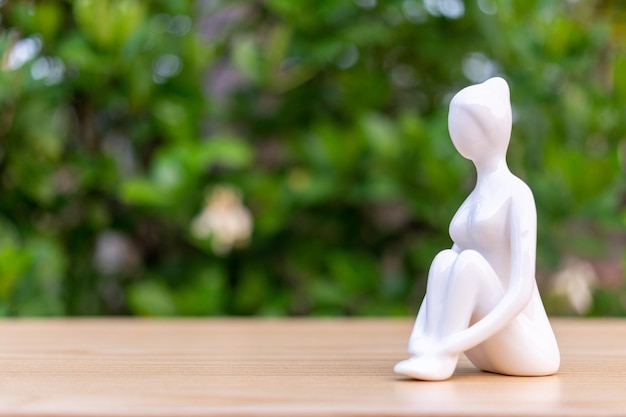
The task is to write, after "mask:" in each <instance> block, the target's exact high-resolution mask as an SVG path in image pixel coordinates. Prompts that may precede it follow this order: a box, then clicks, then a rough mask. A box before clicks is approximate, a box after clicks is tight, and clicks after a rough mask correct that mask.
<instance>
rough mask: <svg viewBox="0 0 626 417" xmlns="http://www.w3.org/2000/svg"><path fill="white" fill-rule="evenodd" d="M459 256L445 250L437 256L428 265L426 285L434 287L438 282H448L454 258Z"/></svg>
mask: <svg viewBox="0 0 626 417" xmlns="http://www.w3.org/2000/svg"><path fill="white" fill-rule="evenodd" d="M458 256H459V254H458V253H456V252H455V251H453V250H450V249H446V250H443V251H441V252H439V253H438V254H437V256H435V259H433V262H432V264H431V265H430V271H429V273H428V285H429V287H430V286H432V285H436V283H437V282H440V281H442V280H443V281H446V282H447V281H448V279H449V275H450V268H451V267H452V265H454V262H455V261H456V258H457V257H458Z"/></svg>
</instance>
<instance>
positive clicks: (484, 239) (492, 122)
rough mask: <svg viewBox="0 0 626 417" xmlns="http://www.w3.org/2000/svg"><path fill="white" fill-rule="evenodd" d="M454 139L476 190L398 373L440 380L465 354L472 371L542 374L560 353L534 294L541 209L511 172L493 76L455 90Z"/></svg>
mask: <svg viewBox="0 0 626 417" xmlns="http://www.w3.org/2000/svg"><path fill="white" fill-rule="evenodd" d="M448 128H449V131H450V137H451V138H452V142H453V143H454V146H455V147H456V149H457V150H458V151H459V153H460V154H461V155H462V156H464V157H465V158H467V159H470V160H471V161H472V162H473V163H474V165H475V166H476V172H477V181H476V187H475V188H474V190H473V191H472V192H471V194H470V195H469V196H468V197H467V199H466V200H465V202H464V203H463V204H462V205H461V207H460V208H459V210H458V211H457V213H456V214H455V216H454V218H453V219H452V222H451V223H450V237H451V238H452V240H453V242H454V245H453V246H452V248H451V249H447V250H444V251H442V252H440V253H439V254H438V255H437V256H436V257H435V259H434V260H433V262H432V264H431V267H430V271H429V274H428V285H427V289H426V295H425V297H424V300H423V302H422V305H421V307H420V310H419V313H418V315H417V319H416V321H415V326H414V328H413V332H412V334H411V336H410V339H409V353H410V354H411V358H410V359H407V360H405V361H402V362H400V363H398V364H396V366H395V368H394V370H395V371H396V372H397V373H399V374H403V375H407V376H409V377H412V378H415V379H421V380H433V381H436V380H444V379H447V378H449V377H450V376H451V375H452V374H453V373H454V370H455V368H456V364H457V361H458V359H459V355H460V354H461V353H462V352H465V355H466V356H467V357H468V358H469V360H470V361H471V362H472V363H473V364H474V365H476V366H477V367H478V368H480V369H482V370H485V371H490V372H496V373H501V374H507V375H520V376H540V375H550V374H553V373H555V372H556V371H557V370H558V368H559V363H560V355H559V349H558V345H557V342H556V339H555V337H554V333H553V332H552V328H551V327H550V323H549V321H548V317H547V315H546V312H545V309H544V307H543V304H542V302H541V298H540V296H539V291H538V290H537V283H536V280H535V252H536V235H537V213H536V209H535V201H534V198H533V195H532V192H531V191H530V189H529V188H528V186H527V185H526V184H525V183H524V182H523V181H522V180H520V179H519V178H517V177H516V176H515V175H513V174H512V173H511V171H510V170H509V168H508V166H507V164H506V150H507V147H508V144H509V139H510V136H511V104H510V100H509V87H508V85H507V83H506V81H504V80H503V79H502V78H491V79H489V80H487V81H485V82H484V83H482V84H477V85H472V86H469V87H467V88H464V89H463V90H461V91H460V92H459V93H457V94H456V95H455V96H454V98H453V99H452V102H451V103H450V112H449V115H448Z"/></svg>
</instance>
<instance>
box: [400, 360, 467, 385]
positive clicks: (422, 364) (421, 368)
mask: <svg viewBox="0 0 626 417" xmlns="http://www.w3.org/2000/svg"><path fill="white" fill-rule="evenodd" d="M458 360H459V355H437V356H433V355H424V356H414V357H412V358H410V359H407V360H404V361H402V362H398V363H397V364H396V366H394V368H393V370H394V371H395V372H396V373H398V374H402V375H406V376H408V377H411V378H414V379H421V380H423V381H443V380H444V379H448V378H450V377H451V376H452V374H453V373H454V370H455V369H456V364H457V362H458Z"/></svg>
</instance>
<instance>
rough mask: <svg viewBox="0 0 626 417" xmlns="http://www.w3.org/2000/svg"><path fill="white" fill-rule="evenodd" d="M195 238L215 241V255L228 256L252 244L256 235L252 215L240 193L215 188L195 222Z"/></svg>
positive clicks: (220, 187)
mask: <svg viewBox="0 0 626 417" xmlns="http://www.w3.org/2000/svg"><path fill="white" fill-rule="evenodd" d="M191 234H192V235H193V236H194V237H195V238H197V239H206V238H209V237H211V238H212V240H211V247H212V249H213V251H214V252H215V253H216V254H218V255H224V254H226V253H228V252H230V251H231V250H232V248H233V247H235V246H243V245H245V244H246V243H248V241H249V240H250V235H251V234H252V215H251V214H250V211H249V210H248V209H247V208H246V207H245V206H244V205H243V204H242V202H241V196H240V195H239V193H238V192H237V190H236V189H234V188H233V187H230V186H219V187H215V188H214V189H213V191H212V192H211V194H210V195H209V196H208V197H207V199H206V202H205V205H204V208H203V209H202V211H201V212H200V213H199V214H198V215H197V216H196V217H195V218H194V219H193V220H192V222H191Z"/></svg>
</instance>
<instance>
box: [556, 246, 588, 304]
mask: <svg viewBox="0 0 626 417" xmlns="http://www.w3.org/2000/svg"><path fill="white" fill-rule="evenodd" d="M553 279H554V280H553V291H554V292H555V293H556V294H558V295H562V296H565V297H566V298H567V300H568V301H569V304H570V305H571V306H572V308H573V309H574V310H575V311H576V312H577V313H579V314H583V313H585V312H586V311H587V310H588V309H589V307H591V303H592V301H593V296H592V294H591V291H592V286H593V285H594V284H595V283H596V282H597V281H598V276H597V274H596V272H595V270H594V268H593V266H592V265H591V263H589V262H587V261H584V260H582V259H577V258H570V259H568V260H567V261H566V262H565V268H563V269H562V270H561V271H559V272H558V273H557V274H556V275H554V278H553Z"/></svg>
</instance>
